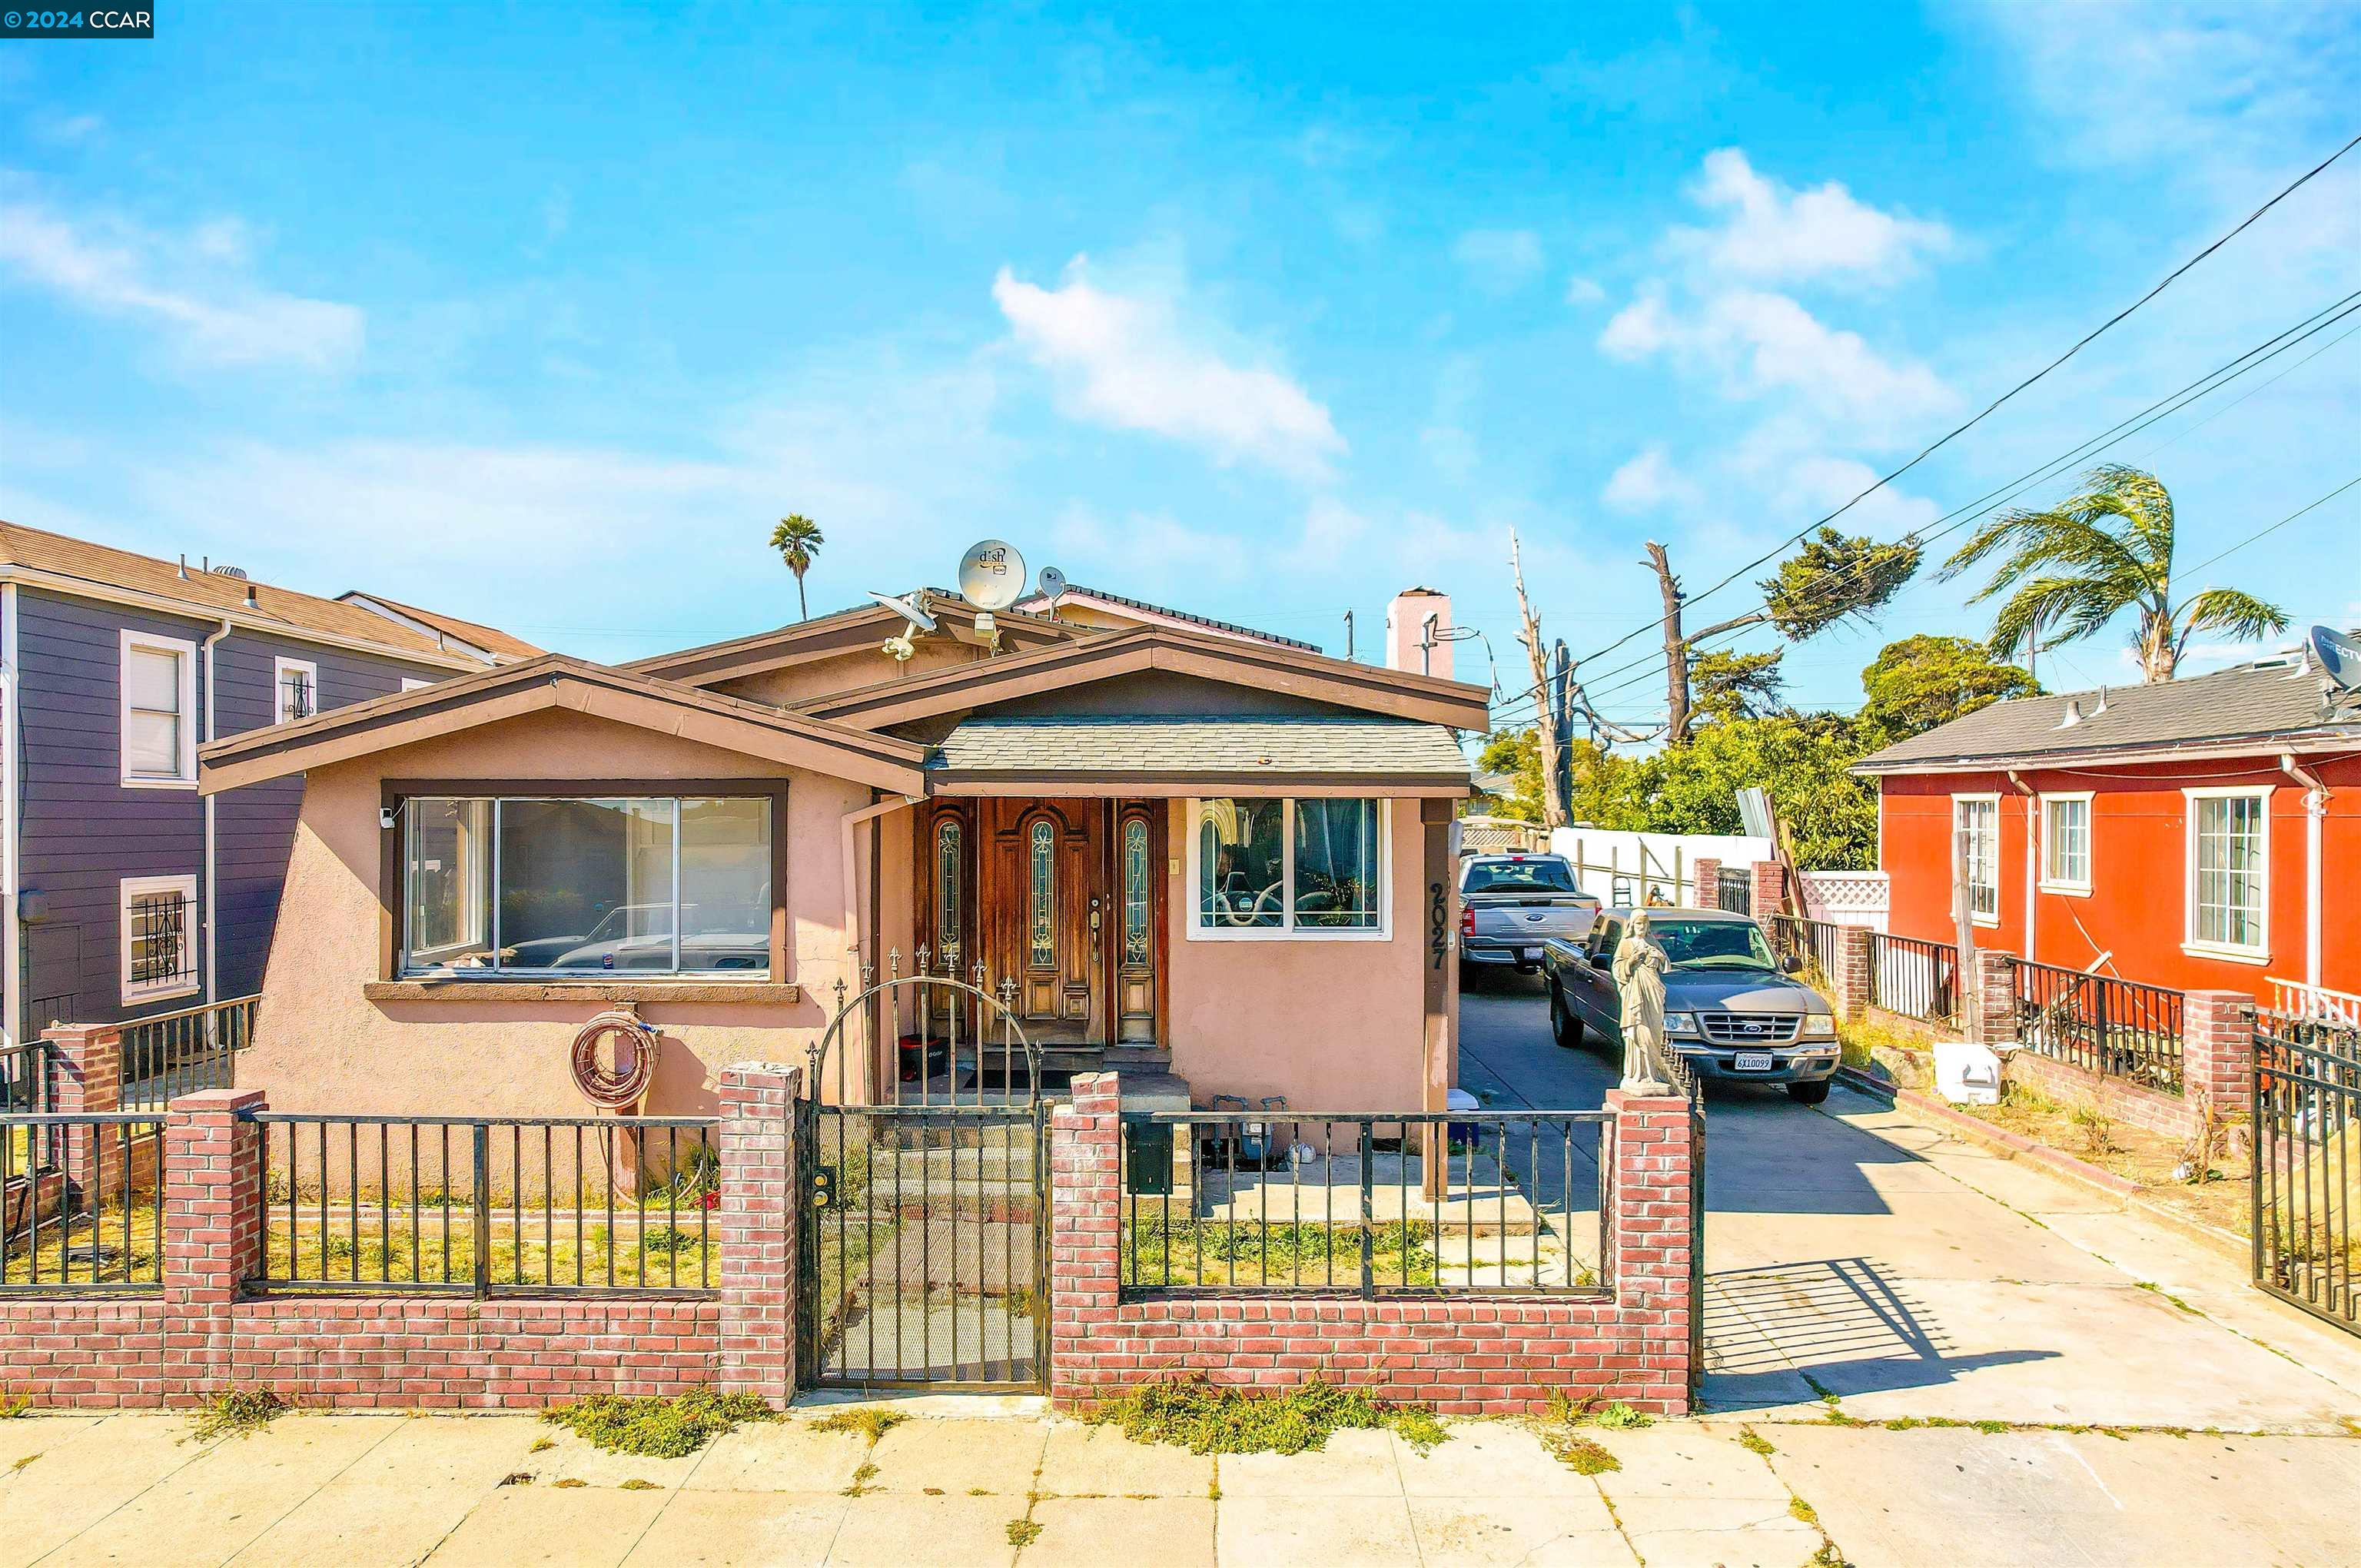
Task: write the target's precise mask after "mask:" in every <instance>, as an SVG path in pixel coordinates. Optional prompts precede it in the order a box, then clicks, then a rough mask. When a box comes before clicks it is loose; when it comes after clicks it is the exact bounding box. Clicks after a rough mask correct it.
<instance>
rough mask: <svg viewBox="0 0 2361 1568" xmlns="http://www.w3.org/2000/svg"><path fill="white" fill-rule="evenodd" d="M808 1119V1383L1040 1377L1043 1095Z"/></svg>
mask: <svg viewBox="0 0 2361 1568" xmlns="http://www.w3.org/2000/svg"><path fill="white" fill-rule="evenodd" d="M799 1116H800V1119H801V1123H802V1125H801V1126H800V1127H798V1129H797V1132H798V1137H797V1139H796V1146H797V1147H798V1149H799V1150H800V1151H801V1156H800V1158H799V1161H798V1163H799V1164H800V1165H801V1167H802V1174H803V1180H802V1183H801V1187H802V1192H803V1198H804V1201H803V1204H802V1210H803V1245H802V1246H801V1247H800V1248H798V1249H797V1256H798V1259H799V1265H800V1267H799V1272H800V1274H801V1279H800V1281H799V1284H800V1289H799V1291H798V1297H799V1301H800V1310H798V1311H797V1313H796V1319H797V1327H798V1332H800V1334H801V1336H802V1354H801V1356H800V1357H799V1363H800V1365H802V1366H803V1367H804V1368H805V1372H804V1380H805V1381H806V1382H807V1383H808V1384H811V1385H813V1386H816V1387H856V1388H909V1387H959V1388H975V1389H1001V1390H1018V1391H1024V1392H1031V1391H1033V1390H1036V1389H1038V1387H1041V1385H1042V1381H1043V1377H1044V1375H1045V1373H1046V1371H1047V1346H1048V1343H1049V1341H1048V1332H1047V1328H1046V1324H1045V1321H1044V1317H1045V1311H1046V1308H1047V1303H1048V1295H1049V1290H1048V1281H1047V1279H1046V1277H1045V1276H1044V1272H1043V1270H1044V1268H1045V1266H1046V1263H1047V1258H1046V1249H1045V1232H1046V1229H1047V1224H1046V1221H1047V1209H1048V1205H1047V1202H1046V1200H1045V1193H1044V1181H1045V1179H1046V1175H1047V1171H1046V1160H1045V1157H1044V1145H1043V1139H1044V1135H1045V1131H1046V1124H1045V1121H1044V1118H1043V1116H1042V1108H1041V1106H1040V1105H1039V1104H1038V1102H1036V1103H1032V1104H1019V1105H981V1106H978V1105H960V1106H956V1107H954V1106H946V1105H931V1106H917V1105H823V1104H818V1103H815V1102H810V1101H804V1102H800V1103H799Z"/></svg>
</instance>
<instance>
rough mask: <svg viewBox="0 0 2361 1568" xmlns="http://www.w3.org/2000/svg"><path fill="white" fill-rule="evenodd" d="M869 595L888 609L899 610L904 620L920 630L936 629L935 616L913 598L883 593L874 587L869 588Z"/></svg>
mask: <svg viewBox="0 0 2361 1568" xmlns="http://www.w3.org/2000/svg"><path fill="white" fill-rule="evenodd" d="M869 597H870V598H873V599H875V600H876V601H877V602H878V603H879V604H882V605H884V607H885V608H886V609H891V610H897V611H899V612H900V613H901V616H902V619H903V620H906V621H908V622H909V623H910V624H911V625H912V626H913V627H915V628H916V629H917V630H920V631H932V630H934V629H935V618H934V617H933V616H931V615H928V613H927V612H926V611H925V610H923V609H919V608H918V607H917V604H916V603H915V602H913V601H912V600H911V599H906V598H898V597H896V596H895V595H893V594H881V593H879V592H878V591H877V590H876V589H874V588H872V589H870V590H869Z"/></svg>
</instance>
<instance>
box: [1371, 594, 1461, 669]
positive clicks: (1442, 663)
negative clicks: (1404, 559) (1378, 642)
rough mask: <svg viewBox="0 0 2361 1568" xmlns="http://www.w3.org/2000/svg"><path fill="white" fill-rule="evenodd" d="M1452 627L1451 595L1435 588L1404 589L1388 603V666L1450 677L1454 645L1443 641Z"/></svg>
mask: <svg viewBox="0 0 2361 1568" xmlns="http://www.w3.org/2000/svg"><path fill="white" fill-rule="evenodd" d="M1430 617H1432V618H1433V626H1432V627H1431V628H1430V627H1429V625H1428V618H1430ZM1448 630H1451V596H1450V595H1449V594H1446V593H1444V592H1441V591H1440V590H1438V589H1435V588H1404V589H1403V590H1402V591H1401V592H1400V593H1398V594H1396V595H1395V596H1394V597H1393V602H1392V603H1390V604H1389V605H1388V606H1386V668H1387V669H1389V670H1408V671H1409V672H1411V674H1424V675H1440V676H1442V677H1443V678H1444V680H1449V679H1450V678H1451V644H1450V643H1448V642H1446V641H1444V640H1443V634H1444V632H1446V631H1448ZM1430 644H1431V645H1430Z"/></svg>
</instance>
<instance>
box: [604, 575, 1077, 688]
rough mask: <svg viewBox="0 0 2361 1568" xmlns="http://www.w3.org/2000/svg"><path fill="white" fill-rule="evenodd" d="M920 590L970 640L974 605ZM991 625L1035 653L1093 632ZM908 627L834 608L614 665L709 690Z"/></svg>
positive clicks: (1014, 614) (1001, 619)
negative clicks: (726, 638) (744, 634)
mask: <svg viewBox="0 0 2361 1568" xmlns="http://www.w3.org/2000/svg"><path fill="white" fill-rule="evenodd" d="M921 591H922V592H924V593H925V594H926V596H927V599H928V605H927V608H928V612H929V613H930V614H932V615H933V616H934V617H935V619H936V620H938V621H939V622H941V623H943V624H945V625H948V626H951V627H954V628H956V629H958V630H964V631H966V632H968V633H969V634H970V635H971V636H972V635H973V633H974V630H975V618H976V614H977V611H976V609H975V607H974V606H973V605H971V604H969V603H967V602H966V601H965V600H963V599H961V598H960V597H959V596H958V595H957V594H954V593H951V592H950V591H948V590H947V589H943V588H927V589H923V590H921ZM994 622H995V623H996V624H997V626H998V627H999V629H1000V636H1001V641H1002V642H1003V644H1004V645H1006V646H1010V647H1016V648H1040V647H1046V646H1048V645H1049V644H1050V643H1052V642H1064V641H1073V640H1075V639H1078V638H1082V637H1086V636H1090V635H1092V634H1093V632H1094V631H1095V630H1096V629H1095V628H1092V627H1082V626H1069V625H1066V624H1064V623H1062V622H1060V621H1055V620H1049V618H1048V617H1046V616H1038V615H1027V614H1026V613H1024V612H1023V611H1021V610H1014V609H1006V610H1002V611H1001V612H1000V613H999V614H998V615H997V616H995V617H994ZM908 624H909V623H908V622H907V621H906V620H903V619H902V617H901V615H900V613H899V612H898V611H895V610H892V609H886V608H885V607H884V605H881V604H870V605H857V606H855V607H853V608H852V609H840V610H837V611H835V612H833V613H832V614H829V615H822V616H817V617H815V618H813V619H812V620H799V621H796V623H795V624H794V625H792V626H781V627H776V628H774V629H773V630H769V631H758V632H755V633H754V634H753V635H752V636H750V637H738V638H732V639H730V641H726V642H708V643H706V644H704V645H703V646H701V647H697V648H683V649H681V650H680V651H678V652H673V653H656V654H652V655H650V656H649V657H647V658H645V659H634V660H632V661H631V663H628V664H623V665H620V666H618V667H619V668H621V669H625V670H630V671H632V672H634V673H635V674H643V675H656V676H660V677H661V678H663V679H664V680H670V681H686V682H688V683H689V684H691V685H716V684H718V683H719V682H722V681H731V680H738V679H740V678H741V677H743V676H746V675H757V674H763V673H764V672H765V671H769V670H780V669H785V668H787V667H789V666H791V665H795V664H807V663H812V662H813V661H815V660H818V659H832V658H835V657H837V656H838V655H839V654H842V653H852V652H861V651H862V650H863V649H873V648H875V647H876V646H877V645H878V644H879V643H881V642H883V641H884V640H885V639H886V638H888V637H892V636H895V635H896V634H897V633H898V632H900V630H902V629H903V628H904V627H905V626H906V625H908Z"/></svg>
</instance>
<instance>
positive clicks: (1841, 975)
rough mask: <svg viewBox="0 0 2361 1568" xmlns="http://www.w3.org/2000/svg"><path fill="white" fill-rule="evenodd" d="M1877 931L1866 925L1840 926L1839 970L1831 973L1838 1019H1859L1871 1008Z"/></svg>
mask: <svg viewBox="0 0 2361 1568" xmlns="http://www.w3.org/2000/svg"><path fill="white" fill-rule="evenodd" d="M1874 934H1875V933H1873V932H1872V931H1871V930H1870V928H1869V927H1866V926H1839V927H1837V972H1836V973H1834V974H1832V975H1830V976H1828V981H1829V983H1830V984H1831V985H1833V986H1834V987H1835V988H1836V993H1837V994H1836V1009H1837V1016H1838V1017H1839V1018H1858V1017H1861V1015H1862V1014H1865V1013H1867V1012H1868V1011H1869V997H1870V988H1871V986H1872V983H1873V982H1874V981H1875V978H1876V973H1877V955H1876V951H1875V944H1873V943H1872V941H1871V940H1870V938H1872V936H1873V935H1874Z"/></svg>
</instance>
